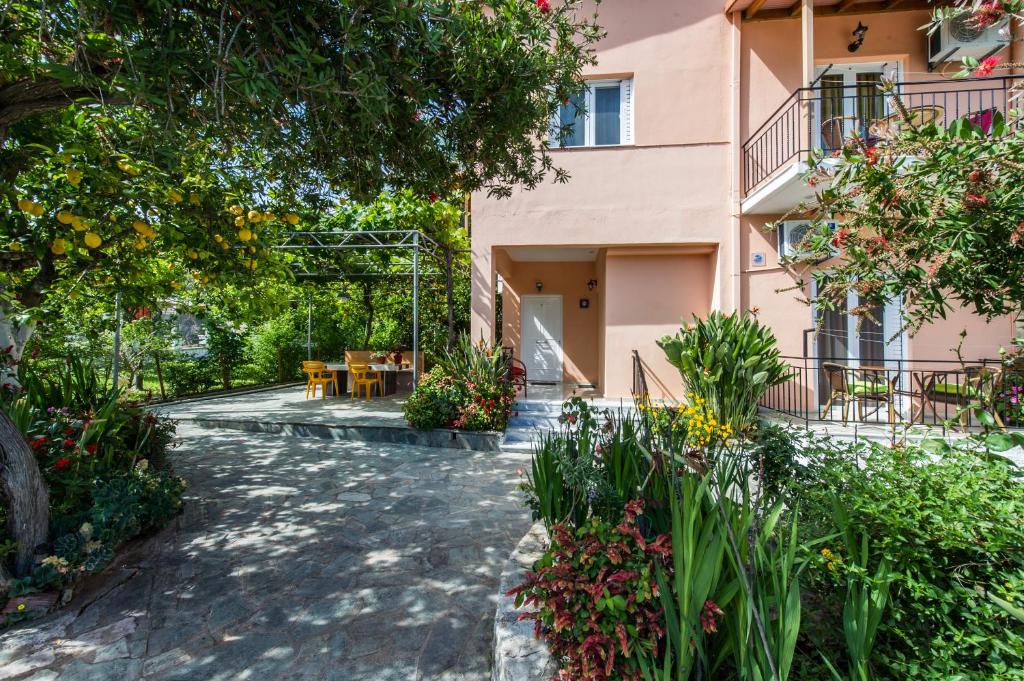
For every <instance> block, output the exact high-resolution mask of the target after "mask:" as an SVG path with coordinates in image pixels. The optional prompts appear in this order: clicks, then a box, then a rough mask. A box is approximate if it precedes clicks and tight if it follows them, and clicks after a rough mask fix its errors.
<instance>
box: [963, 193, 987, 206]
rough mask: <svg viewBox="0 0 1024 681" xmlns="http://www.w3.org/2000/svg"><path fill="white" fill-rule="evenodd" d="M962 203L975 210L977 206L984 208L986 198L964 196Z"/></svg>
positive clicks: (975, 195)
mask: <svg viewBox="0 0 1024 681" xmlns="http://www.w3.org/2000/svg"><path fill="white" fill-rule="evenodd" d="M964 201H965V202H966V203H967V205H968V206H970V207H972V208H976V207H978V206H984V205H985V204H987V203H988V197H987V196H985V195H984V194H967V195H966V196H964Z"/></svg>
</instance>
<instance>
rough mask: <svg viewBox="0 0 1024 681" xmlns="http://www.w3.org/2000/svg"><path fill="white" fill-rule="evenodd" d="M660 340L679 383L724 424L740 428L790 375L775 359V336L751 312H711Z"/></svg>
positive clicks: (747, 422)
mask: <svg viewBox="0 0 1024 681" xmlns="http://www.w3.org/2000/svg"><path fill="white" fill-rule="evenodd" d="M658 345H659V346H661V348H662V350H664V351H665V355H666V356H667V357H668V361H669V362H670V363H671V364H672V365H673V366H675V367H676V368H677V369H679V373H680V374H681V375H682V377H683V382H684V383H686V386H687V388H688V389H689V391H690V392H691V393H692V395H693V396H695V397H700V398H702V399H703V400H705V402H706V403H707V406H708V408H709V409H710V410H711V412H712V413H713V414H715V415H716V416H717V417H718V419H719V420H721V421H722V422H723V423H727V424H729V425H730V426H732V428H733V429H735V430H737V431H740V430H746V429H747V428H748V427H749V426H751V425H752V424H753V423H754V421H755V419H756V417H757V405H758V403H759V402H760V401H761V398H762V397H763V396H764V394H765V392H766V391H767V390H768V388H770V387H771V386H773V385H778V384H779V383H783V382H785V381H786V380H788V379H789V378H791V374H789V373H788V365H787V364H786V363H785V362H783V361H782V360H781V359H779V350H778V348H777V347H776V342H775V336H773V335H772V332H771V330H770V329H769V328H768V327H766V326H763V325H762V324H761V323H760V322H758V321H757V319H756V318H755V317H753V316H750V315H739V314H729V315H726V314H722V313H721V312H712V313H711V314H710V315H708V317H707V319H700V318H698V317H696V316H694V320H693V323H692V324H690V325H689V326H688V327H687V328H685V329H680V331H679V333H677V334H676V335H675V336H664V337H663V338H661V339H660V340H659V341H658Z"/></svg>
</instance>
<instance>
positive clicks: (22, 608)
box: [18, 603, 25, 612]
mask: <svg viewBox="0 0 1024 681" xmlns="http://www.w3.org/2000/svg"><path fill="white" fill-rule="evenodd" d="M18 612H25V604H24V603H18Z"/></svg>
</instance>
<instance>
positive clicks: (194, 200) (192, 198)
mask: <svg viewBox="0 0 1024 681" xmlns="http://www.w3.org/2000/svg"><path fill="white" fill-rule="evenodd" d="M188 202H189V203H191V204H192V205H193V206H198V205H199V194H196V193H195V192H189V194H188Z"/></svg>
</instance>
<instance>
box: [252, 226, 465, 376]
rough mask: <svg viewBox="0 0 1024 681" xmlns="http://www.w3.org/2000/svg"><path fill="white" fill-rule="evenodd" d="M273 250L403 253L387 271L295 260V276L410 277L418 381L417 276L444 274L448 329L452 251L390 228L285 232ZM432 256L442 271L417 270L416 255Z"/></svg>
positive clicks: (414, 371) (414, 370)
mask: <svg viewBox="0 0 1024 681" xmlns="http://www.w3.org/2000/svg"><path fill="white" fill-rule="evenodd" d="M271 248H273V249H275V250H283V251H307V252H308V251H339V250H363V251H369V250H390V251H398V252H399V253H402V254H404V257H403V258H400V259H396V260H393V261H392V262H391V263H389V265H388V266H389V270H388V271H387V272H381V271H379V270H374V267H373V265H372V264H371V263H365V265H366V266H365V267H364V268H363V269H362V270H360V271H346V270H344V269H340V268H339V269H334V270H324V269H318V270H317V271H312V270H311V269H310V267H309V263H306V262H302V261H301V260H300V261H298V262H296V263H295V265H296V268H295V276H296V277H298V278H300V279H348V278H358V277H393V276H411V277H412V380H413V384H414V385H415V384H416V383H417V382H418V381H419V375H420V371H421V369H422V367H421V366H419V363H420V359H419V349H420V348H419V345H420V310H419V306H420V277H421V276H440V275H442V274H443V275H444V276H445V277H447V290H448V321H449V328H450V327H451V323H452V305H453V292H452V256H453V251H452V249H451V248H448V247H447V246H442V245H441V244H439V243H437V242H436V241H434V240H433V239H431V238H430V237H428V236H427V235H426V234H423V233H422V232H420V231H419V230H416V229H394V230H369V231H359V230H332V231H327V232H308V231H302V232H285V234H284V239H283V240H282V241H281V242H280V243H278V244H276V245H274V246H272V247H271ZM421 253H422V254H424V255H429V256H433V257H434V258H436V259H437V260H438V261H439V262H443V263H444V272H443V273H442V272H426V273H424V272H421V262H420V254H421ZM311 317H312V311H310V319H309V321H308V322H307V330H306V334H307V336H306V343H307V354H308V353H309V348H311V347H312V346H311V343H310V335H311V333H312V318H311Z"/></svg>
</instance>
